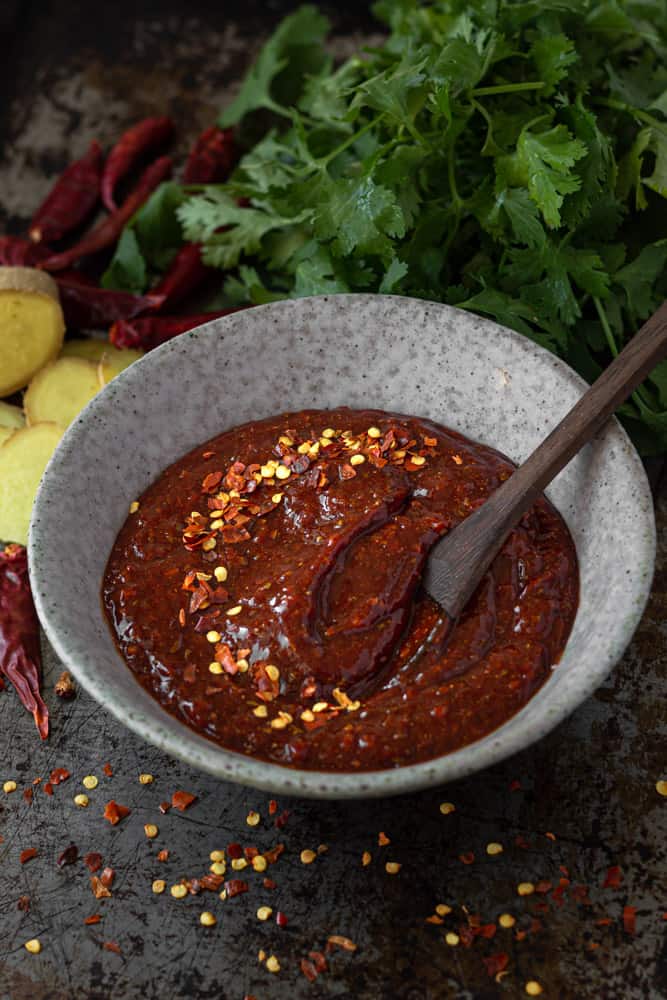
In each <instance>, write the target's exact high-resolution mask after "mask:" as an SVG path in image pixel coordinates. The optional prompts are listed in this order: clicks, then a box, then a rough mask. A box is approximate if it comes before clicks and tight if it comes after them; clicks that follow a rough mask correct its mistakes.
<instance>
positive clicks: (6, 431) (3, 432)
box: [0, 424, 16, 447]
mask: <svg viewBox="0 0 667 1000" xmlns="http://www.w3.org/2000/svg"><path fill="white" fill-rule="evenodd" d="M12 434H16V428H15V427H3V426H2V424H0V447H2V445H3V444H4V443H5V441H8V440H9V438H10V437H11V436H12Z"/></svg>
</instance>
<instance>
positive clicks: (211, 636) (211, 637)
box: [206, 629, 221, 642]
mask: <svg viewBox="0 0 667 1000" xmlns="http://www.w3.org/2000/svg"><path fill="white" fill-rule="evenodd" d="M206 638H207V640H208V641H209V642H220V638H221V636H220V633H219V632H216V631H215V629H211V631H210V632H207V633H206Z"/></svg>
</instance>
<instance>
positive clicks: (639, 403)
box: [593, 295, 646, 413]
mask: <svg viewBox="0 0 667 1000" xmlns="http://www.w3.org/2000/svg"><path fill="white" fill-rule="evenodd" d="M593 304H594V306H595V311H596V312H597V314H598V316H599V318H600V323H601V325H602V329H603V331H604V335H605V340H606V341H607V344H608V345H609V350H610V351H611V353H612V357H614V358H616V357H618V346H617V344H616V338H615V337H614V334H613V331H612V329H611V327H610V325H609V320H608V319H607V313H606V312H605V309H604V306H603V305H602V303H601V302H600V300H599V298H598V297H597V295H594V296H593ZM631 398H632V399H633V400H634V402H635V406H636V407H637V408H638V410H639V412H640V413H641V410H642V407H644V406H646V404H645V403H644V400H643V399H642V397H641V396H640V394H639V391H638V390H637V389H635V391H634V392H633V393H632V397H631Z"/></svg>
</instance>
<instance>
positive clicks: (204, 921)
mask: <svg viewBox="0 0 667 1000" xmlns="http://www.w3.org/2000/svg"><path fill="white" fill-rule="evenodd" d="M217 922H218V921H217V920H216V918H215V916H214V915H213V914H212V913H210V912H209V911H208V910H204V912H203V913H200V914H199V923H200V924H201V925H202V927H215V925H216V924H217Z"/></svg>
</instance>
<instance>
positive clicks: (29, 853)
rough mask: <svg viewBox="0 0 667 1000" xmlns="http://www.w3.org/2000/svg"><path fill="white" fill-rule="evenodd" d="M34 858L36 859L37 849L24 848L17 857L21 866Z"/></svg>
mask: <svg viewBox="0 0 667 1000" xmlns="http://www.w3.org/2000/svg"><path fill="white" fill-rule="evenodd" d="M36 857H37V848H36V847H26V849H25V850H24V851H21V854H20V856H19V861H20V862H21V864H22V865H24V864H25V863H26V861H31V860H32V859H33V858H36Z"/></svg>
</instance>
